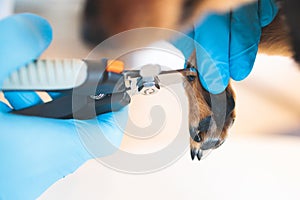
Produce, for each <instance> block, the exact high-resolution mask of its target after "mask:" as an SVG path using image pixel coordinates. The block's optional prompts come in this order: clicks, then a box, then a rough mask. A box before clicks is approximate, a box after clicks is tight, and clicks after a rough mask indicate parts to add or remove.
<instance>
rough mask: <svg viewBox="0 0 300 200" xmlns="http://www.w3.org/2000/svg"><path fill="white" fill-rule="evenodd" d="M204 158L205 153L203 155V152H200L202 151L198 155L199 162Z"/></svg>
mask: <svg viewBox="0 0 300 200" xmlns="http://www.w3.org/2000/svg"><path fill="white" fill-rule="evenodd" d="M202 156H203V153H202V151H201V150H200V151H199V152H198V153H197V158H198V160H199V161H200V160H201V158H202Z"/></svg>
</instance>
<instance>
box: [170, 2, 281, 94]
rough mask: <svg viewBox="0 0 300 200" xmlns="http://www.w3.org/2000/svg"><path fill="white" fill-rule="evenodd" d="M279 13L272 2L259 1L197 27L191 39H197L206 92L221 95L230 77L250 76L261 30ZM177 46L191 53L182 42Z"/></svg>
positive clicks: (207, 18) (216, 15) (202, 22)
mask: <svg viewBox="0 0 300 200" xmlns="http://www.w3.org/2000/svg"><path fill="white" fill-rule="evenodd" d="M277 12H278V9H277V7H276V4H275V3H274V1H273V0H260V1H258V2H255V3H251V4H249V5H246V6H243V7H241V8H239V9H237V10H234V11H232V13H227V14H210V15H208V16H206V18H205V19H204V20H201V21H200V22H199V23H198V24H196V25H195V26H194V29H193V30H192V31H191V32H190V33H189V34H188V36H190V37H192V38H193V39H194V40H195V43H196V44H195V48H196V58H197V65H198V69H199V73H200V80H201V83H202V85H203V86H204V88H205V89H206V90H208V91H209V92H211V93H213V94H218V93H221V92H223V91H224V90H225V88H226V87H227V85H228V83H229V79H230V78H232V79H234V80H237V81H240V80H243V79H245V78H246V77H247V76H248V75H249V74H250V72H251V70H252V67H253V64H254V61H255V58H256V54H257V50H258V44H259V41H260V36H261V31H262V27H264V26H267V25H268V24H270V23H271V22H272V20H273V19H274V17H275V16H276V14H277ZM175 45H176V46H177V47H178V48H179V49H181V50H182V51H183V52H187V53H191V50H190V49H191V47H190V46H188V45H184V44H182V41H179V42H176V44H175ZM187 53H185V55H186V57H187V58H188V57H189V54H187Z"/></svg>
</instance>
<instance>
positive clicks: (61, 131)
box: [0, 14, 127, 200]
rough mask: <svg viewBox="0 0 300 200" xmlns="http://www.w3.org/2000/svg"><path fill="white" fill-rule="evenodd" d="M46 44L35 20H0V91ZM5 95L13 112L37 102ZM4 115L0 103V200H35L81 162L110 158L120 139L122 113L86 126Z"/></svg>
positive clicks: (47, 35)
mask: <svg viewBox="0 0 300 200" xmlns="http://www.w3.org/2000/svg"><path fill="white" fill-rule="evenodd" d="M51 39H52V31H51V27H50V25H49V24H48V22H47V21H45V20H44V19H42V18H40V17H38V16H36V15H32V14H19V15H14V16H12V17H8V18H5V19H3V20H2V21H0V44H1V45H0V88H1V85H2V83H3V80H4V79H5V77H7V76H8V75H9V74H10V73H11V72H12V71H14V70H16V69H17V68H19V67H21V66H24V65H25V64H26V63H28V62H30V61H32V60H33V59H35V58H37V57H38V56H39V55H40V54H41V53H42V52H43V51H44V50H45V49H46V48H47V47H48V45H49V44H50V42H51ZM5 96H6V98H7V100H8V101H9V102H10V104H11V105H12V106H13V107H14V108H15V109H20V108H24V107H27V106H30V105H33V104H36V103H40V102H41V100H40V98H39V97H38V96H37V95H36V94H35V93H34V92H7V93H5ZM10 110H11V109H10V108H9V107H8V106H7V105H6V104H4V103H2V102H0V129H1V131H0V163H1V164H0V199H1V200H6V199H9V200H10V199H16V200H17V199H22V200H26V199H36V198H37V197H38V196H40V195H41V194H42V193H43V192H44V191H45V190H46V189H47V188H48V187H50V186H51V185H52V184H53V183H55V182H56V181H57V180H59V179H61V178H63V177H65V176H66V175H68V174H70V173H72V172H74V171H75V170H76V169H77V168H78V167H80V166H81V165H82V164H83V163H84V162H86V161H87V160H89V159H92V158H93V157H101V156H106V155H109V154H111V153H113V152H114V151H116V150H117V148H118V147H119V145H120V143H121V140H122V136H123V133H122V131H121V130H120V128H118V127H121V128H122V127H124V126H125V123H126V120H127V110H126V108H124V109H123V110H122V111H120V112H115V113H114V114H112V113H107V114H104V115H100V116H98V117H97V118H96V119H92V120H86V121H80V120H57V119H46V118H39V117H28V116H19V115H13V114H10V113H9V111H10ZM115 117H117V118H118V119H119V120H118V122H119V123H118V126H117V125H115V121H114V119H115ZM120 121H121V122H122V123H120ZM83 136H84V137H83ZM83 140H85V142H84V143H82V141H83Z"/></svg>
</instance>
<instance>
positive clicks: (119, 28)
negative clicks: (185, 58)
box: [83, 0, 293, 160]
mask: <svg viewBox="0 0 300 200" xmlns="http://www.w3.org/2000/svg"><path fill="white" fill-rule="evenodd" d="M250 2H254V0H126V1H124V0H109V1H108V0H87V2H86V7H85V12H84V19H83V20H84V21H83V22H84V37H85V39H86V40H88V41H89V42H91V43H94V44H98V43H99V42H101V41H102V40H104V39H105V38H107V37H109V36H112V35H114V34H117V33H120V32H123V31H126V30H130V29H133V28H141V27H160V28H169V29H175V30H184V29H187V28H188V27H190V26H191V25H192V24H193V23H194V22H195V20H199V19H201V17H203V16H204V15H205V14H206V13H208V12H211V11H213V12H226V11H230V10H231V9H234V8H236V7H238V6H240V5H243V4H245V3H250ZM145 40H147V38H145ZM147 42H151V41H147ZM290 43H291V42H290V37H289V32H288V28H287V26H286V23H285V18H284V17H283V15H282V14H281V12H279V14H278V15H277V16H276V18H275V19H274V21H273V22H272V23H271V24H270V25H268V26H267V27H265V28H264V29H263V33H262V37H261V42H260V45H259V51H260V52H262V53H267V54H273V55H274V54H277V55H278V54H279V55H284V56H293V51H292V48H291V45H290ZM192 62H193V63H196V62H195V61H192ZM191 67H193V66H191ZM184 87H185V89H186V92H187V96H188V98H189V104H190V110H189V127H190V135H191V140H190V141H191V142H190V143H191V156H192V159H194V157H197V158H198V159H199V160H200V159H201V157H202V152H203V150H208V149H214V148H217V147H218V146H220V145H221V144H222V143H223V142H224V140H225V138H226V136H227V132H228V129H229V127H230V126H231V124H232V123H233V121H234V118H235V111H234V105H235V96H234V92H233V90H232V88H231V86H230V85H229V86H228V87H227V89H226V91H225V92H224V93H222V94H221V95H211V94H209V93H208V92H207V91H205V89H203V87H202V86H201V84H200V81H199V77H192V78H191V77H188V76H187V77H185V82H184ZM222 95H223V96H222ZM222 97H223V99H222ZM218 99H222V101H224V100H225V101H226V104H227V110H226V111H225V112H226V113H225V114H224V115H222V114H221V113H216V110H219V109H213V108H212V106H211V102H212V101H215V102H218V101H219V102H220V100H218ZM220 104H222V103H220ZM216 106H219V105H218V104H217V105H216ZM220 116H223V117H220ZM222 118H224V119H222ZM222 120H223V121H222ZM220 121H222V122H220ZM216 133H217V134H216Z"/></svg>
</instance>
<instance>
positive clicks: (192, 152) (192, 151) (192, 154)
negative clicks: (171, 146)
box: [191, 149, 196, 160]
mask: <svg viewBox="0 0 300 200" xmlns="http://www.w3.org/2000/svg"><path fill="white" fill-rule="evenodd" d="M195 155H196V154H195V151H194V150H193V149H191V158H192V160H194V158H195Z"/></svg>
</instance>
